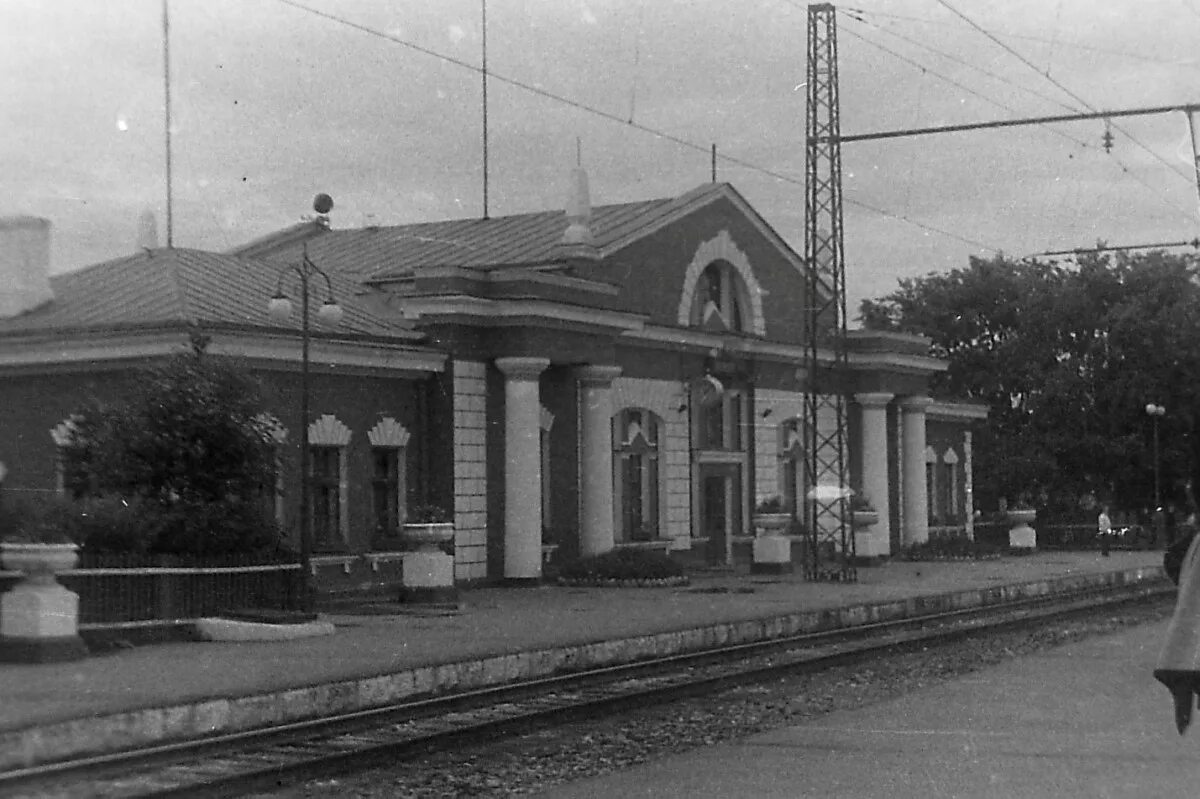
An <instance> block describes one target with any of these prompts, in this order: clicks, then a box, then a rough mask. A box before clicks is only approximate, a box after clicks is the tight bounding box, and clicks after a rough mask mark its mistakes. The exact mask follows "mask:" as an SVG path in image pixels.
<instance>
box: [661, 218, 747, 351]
mask: <svg viewBox="0 0 1200 799" xmlns="http://www.w3.org/2000/svg"><path fill="white" fill-rule="evenodd" d="M762 295H763V289H762V286H760V285H759V283H758V280H757V279H756V278H755V276H754V271H753V270H752V269H751V268H750V259H749V258H748V257H747V256H746V254H745V253H744V252H742V251H741V249H739V248H738V246H737V244H736V243H735V242H734V240H733V236H731V235H730V233H729V231H728V230H722V231H720V232H719V233H718V234H717V235H716V236H714V237H713V238H711V239H709V240H708V241H706V242H704V243H703V244H701V245H700V246H699V247H697V248H696V252H695V254H694V255H693V256H692V261H691V263H690V264H688V268H687V273H686V274H685V275H684V278H683V291H682V294H681V295H680V298H679V311H678V314H677V316H676V318H677V321H678V324H679V325H680V326H681V327H703V328H704V329H706V330H712V331H714V332H715V331H722V332H723V331H731V330H732V331H744V332H748V333H754V334H756V335H759V336H765V335H766V334H767V324H766V320H765V319H764V318H763V309H762ZM710 304H711V305H712V306H713V310H715V311H716V313H715V314H713V313H711V312H710V308H709V305H710Z"/></svg>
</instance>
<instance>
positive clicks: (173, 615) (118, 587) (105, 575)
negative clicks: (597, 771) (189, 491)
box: [0, 553, 304, 630]
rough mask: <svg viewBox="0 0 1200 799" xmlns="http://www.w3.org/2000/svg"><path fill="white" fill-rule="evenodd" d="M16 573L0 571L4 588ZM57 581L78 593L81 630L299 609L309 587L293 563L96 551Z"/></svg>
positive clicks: (16, 576) (86, 556)
mask: <svg viewBox="0 0 1200 799" xmlns="http://www.w3.org/2000/svg"><path fill="white" fill-rule="evenodd" d="M18 579H19V575H18V574H17V573H15V572H3V571H0V592H3V591H7V590H8V589H9V588H10V587H11V586H12V585H14V584H15V583H16V582H17V580H18ZM58 580H59V582H60V583H62V584H63V585H64V586H66V587H67V588H68V589H70V590H71V591H74V592H75V593H76V594H78V595H79V626H80V629H81V630H87V629H90V628H106V627H141V626H152V625H158V624H172V623H179V622H186V621H192V620H195V619H199V618H203V617H205V616H214V615H218V614H220V613H222V612H224V611H229V610H235V609H245V608H255V609H269V610H298V609H299V608H300V607H301V599H302V596H303V590H304V579H303V574H301V571H300V565H299V564H298V563H296V562H287V563H280V562H277V561H263V560H261V559H251V558H236V557H235V558H221V559H212V558H204V559H199V558H182V557H176V556H150V557H146V556H131V555H94V554H87V553H81V556H80V562H79V565H78V566H77V568H74V569H71V570H69V571H65V572H62V573H61V574H59V575H58Z"/></svg>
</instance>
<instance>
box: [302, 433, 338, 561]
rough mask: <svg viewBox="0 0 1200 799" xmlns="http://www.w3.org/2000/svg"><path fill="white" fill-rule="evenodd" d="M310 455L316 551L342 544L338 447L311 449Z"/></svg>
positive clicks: (311, 500) (312, 517) (311, 501)
mask: <svg viewBox="0 0 1200 799" xmlns="http://www.w3.org/2000/svg"><path fill="white" fill-rule="evenodd" d="M309 452H310V456H309V457H310V469H311V474H312V482H311V487H310V494H311V497H310V503H311V512H312V516H311V519H312V530H313V544H314V546H315V547H316V548H318V549H320V548H329V547H333V546H337V545H339V544H340V543H341V517H342V507H341V505H342V503H341V493H342V491H341V484H342V453H341V448H340V447H312V448H310V450H309Z"/></svg>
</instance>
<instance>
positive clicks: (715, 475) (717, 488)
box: [699, 463, 742, 564]
mask: <svg viewBox="0 0 1200 799" xmlns="http://www.w3.org/2000/svg"><path fill="white" fill-rule="evenodd" d="M699 510H700V535H701V536H703V537H705V538H707V539H708V552H707V556H708V562H709V563H711V564H731V563H733V537H734V536H735V535H741V534H742V468H741V465H740V464H731V463H705V464H701V466H700V508H699Z"/></svg>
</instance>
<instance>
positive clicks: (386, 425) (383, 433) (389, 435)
mask: <svg viewBox="0 0 1200 799" xmlns="http://www.w3.org/2000/svg"><path fill="white" fill-rule="evenodd" d="M409 435H410V434H409V432H408V429H407V428H405V426H404V425H402V424H400V423H399V422H397V421H396V420H395V419H393V418H392V417H390V416H384V417H383V418H382V419H380V420H379V421H378V422H376V423H375V426H374V427H372V428H371V429H370V430H369V431H368V432H367V440H369V441H370V442H371V446H372V447H406V446H408V439H409Z"/></svg>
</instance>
